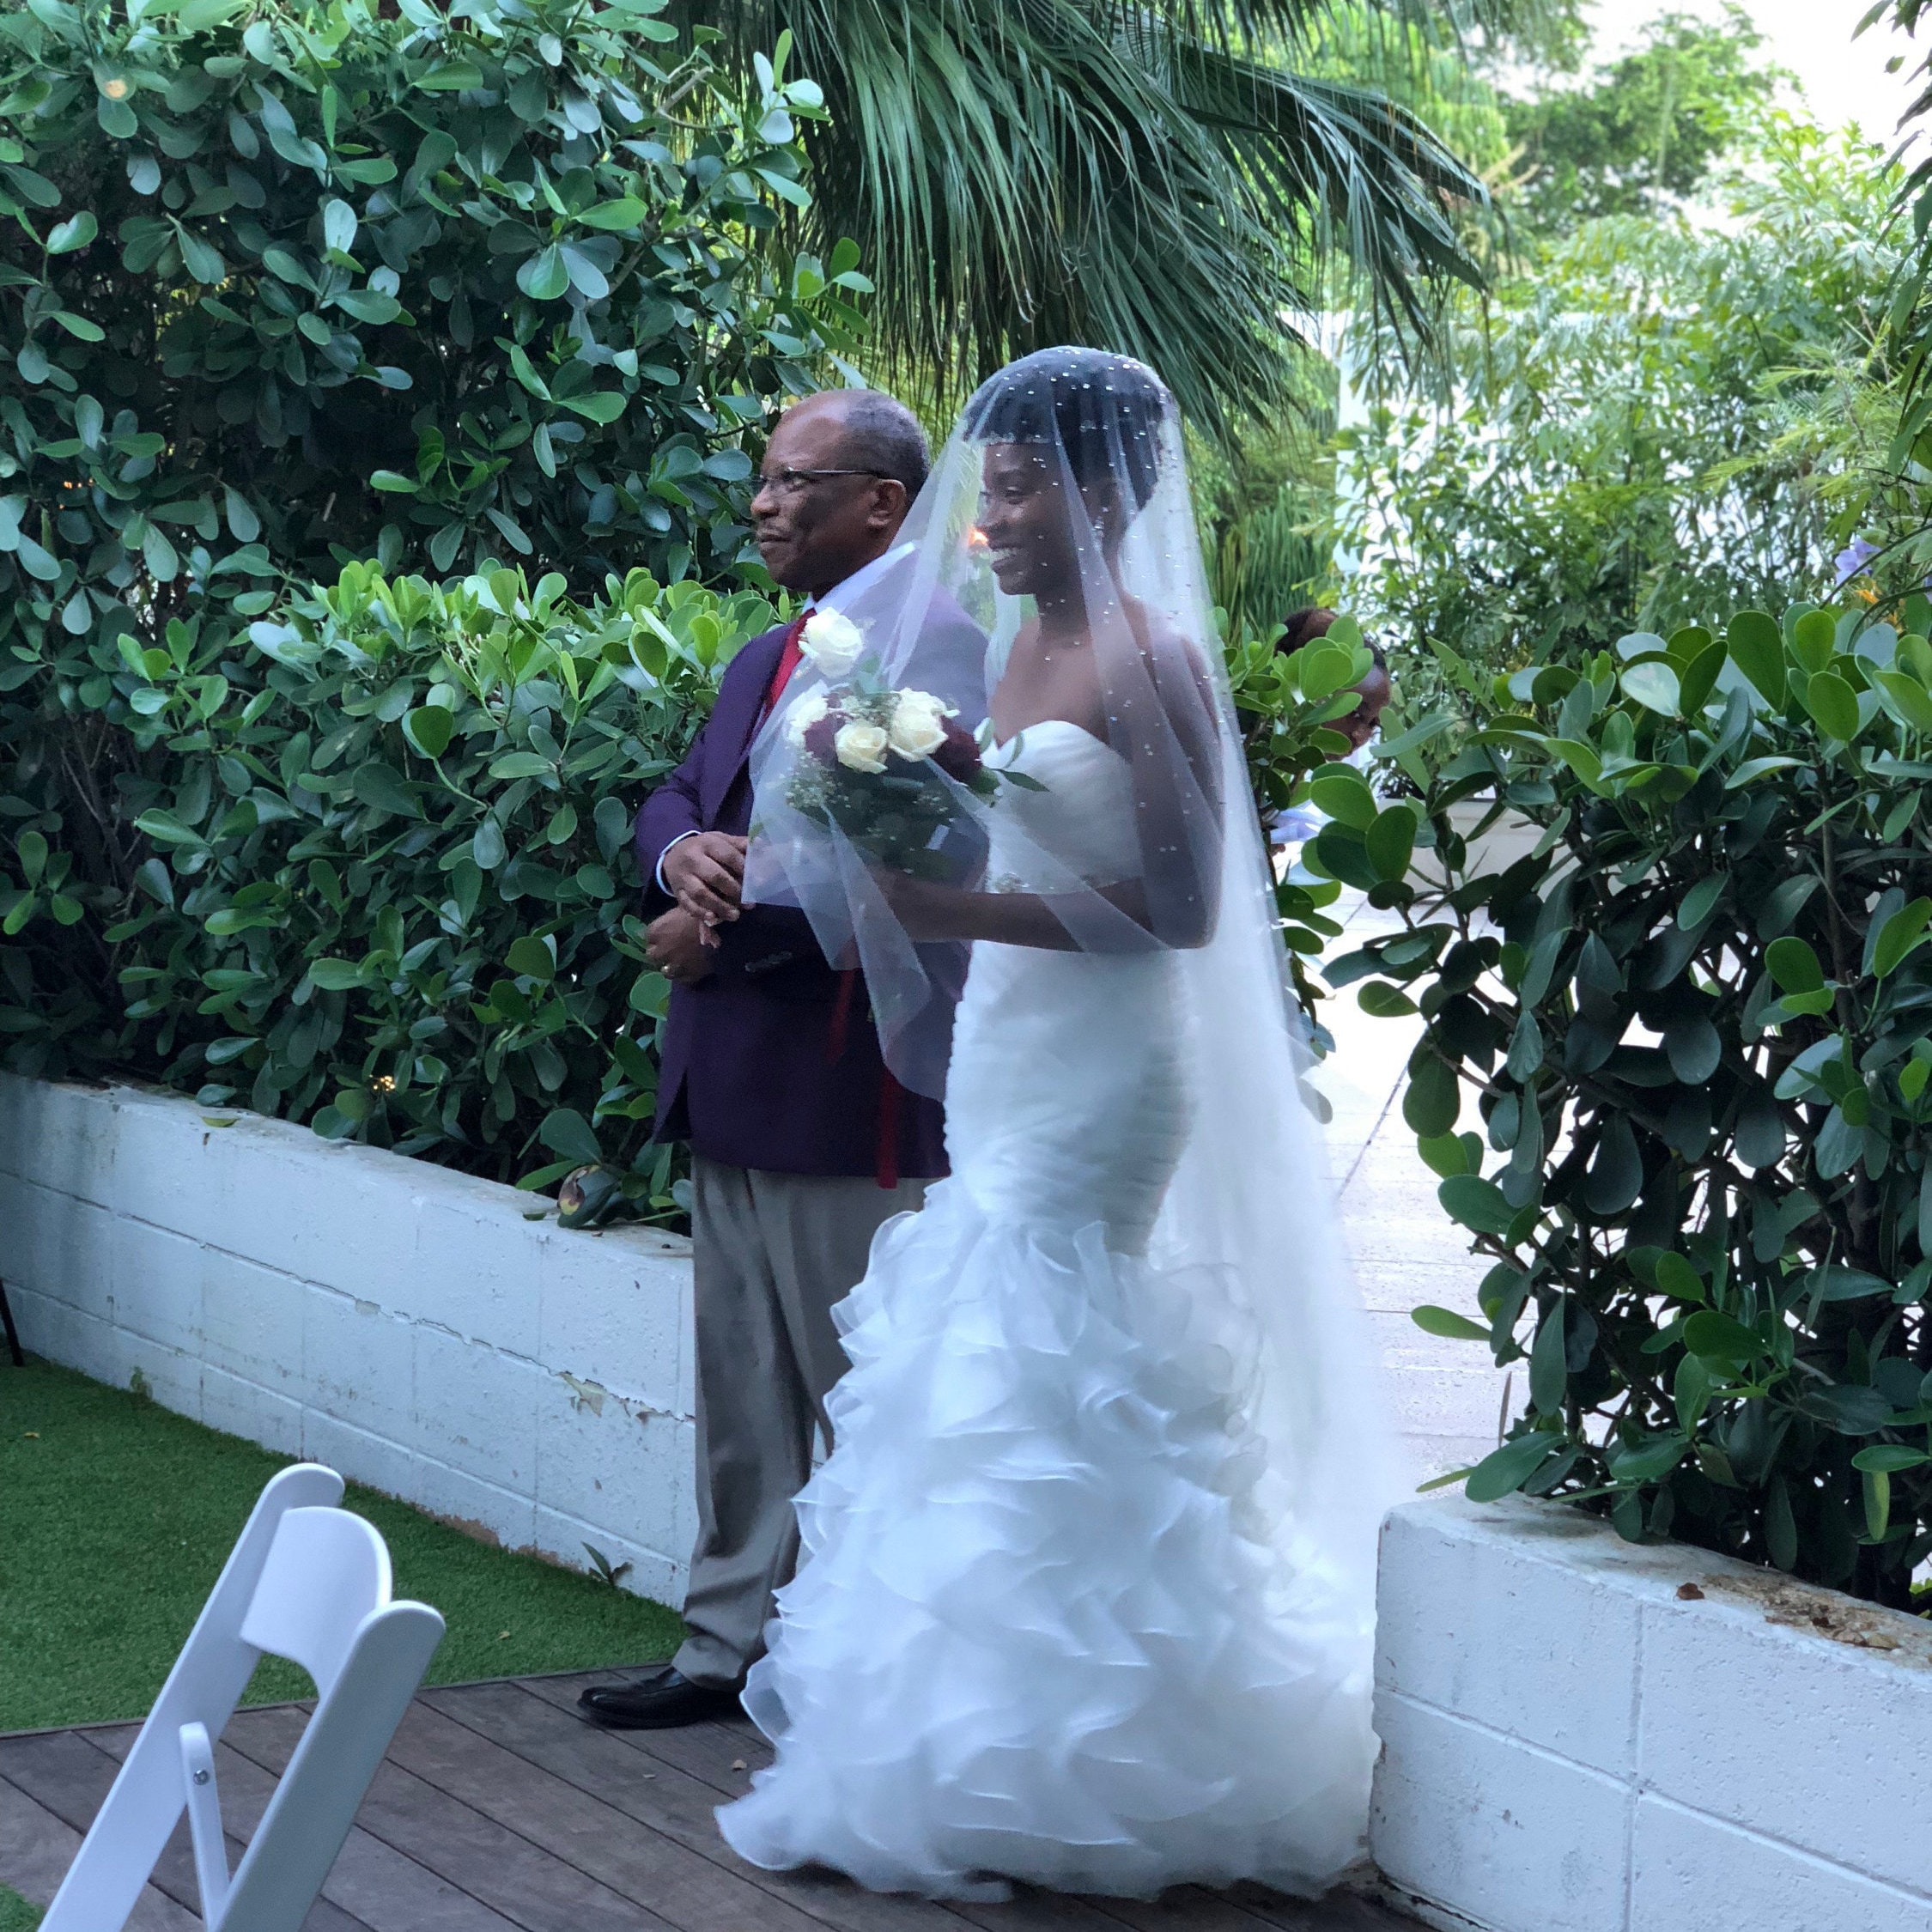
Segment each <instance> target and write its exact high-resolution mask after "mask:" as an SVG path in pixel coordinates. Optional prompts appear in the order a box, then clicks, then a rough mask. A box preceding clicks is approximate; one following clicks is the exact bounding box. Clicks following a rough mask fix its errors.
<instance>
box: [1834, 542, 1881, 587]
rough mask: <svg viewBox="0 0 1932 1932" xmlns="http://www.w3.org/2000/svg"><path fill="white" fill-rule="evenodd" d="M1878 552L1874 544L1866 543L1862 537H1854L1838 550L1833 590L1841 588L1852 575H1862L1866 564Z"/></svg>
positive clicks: (1847, 582)
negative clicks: (1836, 574)
mask: <svg viewBox="0 0 1932 1932" xmlns="http://www.w3.org/2000/svg"><path fill="white" fill-rule="evenodd" d="M1878 554H1879V547H1878V545H1877V544H1868V543H1867V542H1866V541H1865V539H1864V538H1862V537H1854V538H1852V539H1851V541H1850V543H1849V544H1846V545H1845V547H1844V549H1843V550H1840V551H1839V552H1838V556H1837V557H1836V559H1835V560H1834V561H1835V562H1836V563H1837V565H1838V579H1837V581H1836V582H1834V583H1833V584H1832V589H1833V590H1843V589H1844V586H1846V585H1847V584H1849V583H1850V581H1851V580H1852V579H1853V578H1854V577H1862V576H1863V575H1864V574H1865V569H1866V566H1867V565H1868V564H1869V563H1870V562H1871V561H1872V559H1873V558H1874V556H1877V555H1878Z"/></svg>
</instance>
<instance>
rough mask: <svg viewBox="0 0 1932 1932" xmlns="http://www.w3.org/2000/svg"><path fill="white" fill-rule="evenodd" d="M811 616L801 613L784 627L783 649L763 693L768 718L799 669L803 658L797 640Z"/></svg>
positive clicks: (806, 612)
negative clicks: (794, 672) (767, 686)
mask: <svg viewBox="0 0 1932 1932" xmlns="http://www.w3.org/2000/svg"><path fill="white" fill-rule="evenodd" d="M810 616H811V611H799V614H798V616H797V617H794V618H793V620H792V622H791V623H789V624H788V625H787V627H786V630H785V644H784V647H783V648H782V649H781V651H780V652H779V653H778V669H777V670H776V671H773V673H772V674H771V684H770V687H769V689H768V690H766V692H765V713H766V715H767V716H768V717H769V715H770V714H771V713H772V711H773V710H774V709H775V707H776V706H777V703H778V701H779V699H780V698H781V697H782V696H784V695H785V687H786V686H787V684H789V683H791V682H792V673H793V671H796V670H797V669H798V668H799V660H800V659H802V658H803V657H804V656H805V653H804V651H803V650H801V649H800V648H799V640H800V639H801V638H802V637H803V636H804V635H805V619H806V618H807V617H810Z"/></svg>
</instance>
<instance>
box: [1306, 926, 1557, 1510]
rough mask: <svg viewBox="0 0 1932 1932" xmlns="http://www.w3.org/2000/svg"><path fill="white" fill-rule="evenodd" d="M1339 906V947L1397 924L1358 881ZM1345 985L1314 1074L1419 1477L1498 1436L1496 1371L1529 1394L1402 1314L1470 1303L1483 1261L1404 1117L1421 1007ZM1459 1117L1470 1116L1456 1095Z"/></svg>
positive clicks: (1348, 1224)
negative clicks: (1399, 1010)
mask: <svg viewBox="0 0 1932 1932" xmlns="http://www.w3.org/2000/svg"><path fill="white" fill-rule="evenodd" d="M1337 916H1339V917H1341V918H1343V919H1344V920H1345V922H1346V932H1345V933H1344V936H1343V937H1342V939H1340V940H1338V941H1337V942H1336V944H1335V946H1334V951H1335V952H1336V953H1337V954H1340V953H1342V952H1347V951H1353V950H1354V948H1355V947H1357V946H1358V945H1360V944H1361V943H1362V941H1363V940H1364V939H1367V938H1369V937H1370V936H1371V935H1372V934H1374V933H1378V932H1388V931H1393V930H1394V929H1395V928H1396V927H1398V926H1399V925H1400V921H1399V920H1397V919H1395V918H1394V915H1393V914H1386V913H1378V912H1376V911H1375V910H1374V909H1373V908H1371V907H1370V905H1369V903H1368V902H1367V901H1366V900H1365V899H1364V898H1363V897H1362V896H1361V895H1360V894H1358V893H1353V892H1351V893H1348V894H1346V895H1345V896H1344V899H1343V901H1342V902H1341V905H1340V908H1338V911H1337ZM1355 993H1356V988H1355V987H1345V988H1343V990H1342V991H1340V993H1334V995H1332V996H1331V997H1330V998H1329V999H1327V1000H1325V1001H1324V1002H1323V1004H1322V1008H1321V1017H1322V1019H1323V1022H1324V1024H1326V1025H1327V1028H1328V1030H1329V1031H1330V1032H1331V1033H1333V1034H1334V1036H1335V1051H1334V1053H1333V1054H1331V1055H1330V1056H1329V1057H1328V1059H1327V1060H1325V1061H1323V1062H1322V1063H1321V1066H1318V1067H1317V1068H1316V1069H1315V1073H1314V1075H1313V1079H1314V1083H1315V1085H1317V1086H1318V1087H1320V1088H1321V1091H1322V1092H1323V1093H1324V1094H1326V1095H1327V1098H1328V1102H1329V1104H1330V1105H1331V1106H1332V1107H1333V1108H1334V1120H1333V1121H1331V1122H1330V1123H1329V1127H1328V1135H1327V1139H1328V1157H1329V1161H1330V1164H1331V1166H1332V1168H1333V1170H1334V1178H1335V1181H1336V1182H1337V1183H1338V1184H1339V1185H1340V1188H1341V1206H1342V1224H1343V1230H1344V1232H1345V1234H1346V1237H1347V1241H1348V1246H1349V1252H1350V1254H1351V1255H1352V1258H1353V1261H1354V1263H1355V1274H1356V1279H1357V1282H1358V1285H1359V1286H1360V1289H1361V1292H1362V1297H1363V1300H1364V1302H1365V1303H1367V1305H1368V1308H1369V1311H1370V1321H1371V1322H1372V1323H1373V1325H1374V1328H1375V1334H1376V1340H1377V1342H1378V1343H1379V1344H1380V1346H1381V1350H1382V1365H1383V1369H1384V1371H1385V1373H1386V1376H1387V1379H1388V1394H1389V1398H1390V1400H1391V1402H1392V1404H1393V1406H1394V1411H1395V1415H1396V1420H1397V1425H1398V1426H1399V1427H1400V1429H1401V1431H1402V1433H1403V1436H1404V1437H1405V1439H1406V1443H1407V1446H1408V1449H1409V1454H1410V1460H1411V1462H1412V1464H1413V1470H1414V1474H1415V1476H1416V1479H1417V1480H1418V1481H1421V1480H1423V1479H1425V1478H1427V1477H1430V1476H1434V1475H1438V1474H1440V1473H1442V1472H1443V1471H1444V1470H1446V1469H1457V1468H1462V1467H1467V1465H1468V1464H1470V1463H1472V1462H1475V1461H1479V1460H1480V1459H1481V1458H1482V1457H1483V1456H1485V1455H1487V1454H1488V1453H1489V1451H1490V1450H1491V1449H1494V1448H1495V1447H1496V1444H1497V1441H1498V1417H1499V1414H1500V1413H1501V1410H1502V1406H1503V1400H1504V1388H1505V1382H1508V1384H1509V1393H1510V1400H1511V1405H1512V1407H1520V1406H1521V1405H1522V1401H1523V1400H1524V1398H1525V1394H1526V1388H1525V1384H1524V1380H1523V1377H1522V1376H1521V1375H1517V1376H1515V1377H1514V1378H1513V1380H1510V1378H1508V1377H1506V1376H1504V1374H1503V1373H1502V1372H1501V1371H1499V1370H1498V1369H1497V1368H1496V1367H1495V1365H1494V1364H1493V1363H1492V1360H1491V1358H1490V1355H1489V1352H1488V1351H1487V1350H1486V1349H1485V1347H1484V1346H1482V1344H1481V1343H1479V1342H1457V1341H1445V1340H1441V1339H1440V1338H1439V1337H1437V1336H1434V1335H1428V1334H1424V1333H1423V1331H1422V1330H1421V1329H1420V1328H1419V1327H1416V1325H1415V1324H1414V1322H1413V1321H1411V1320H1410V1319H1409V1311H1410V1310H1411V1309H1413V1308H1416V1307H1418V1306H1419V1305H1420V1304H1421V1303H1424V1302H1433V1303H1436V1304H1437V1306H1438V1307H1442V1308H1452V1309H1456V1310H1457V1311H1458V1312H1460V1313H1461V1314H1465V1315H1470V1316H1475V1315H1478V1314H1479V1310H1478V1309H1477V1307H1476V1289H1477V1286H1478V1285H1479V1283H1480V1282H1481V1280H1482V1278H1483V1276H1484V1275H1485V1273H1487V1272H1488V1266H1489V1264H1488V1263H1487V1262H1486V1261H1481V1260H1479V1259H1478V1258H1476V1257H1475V1256H1473V1255H1471V1254H1470V1253H1469V1252H1468V1242H1467V1237H1466V1236H1464V1234H1463V1233H1462V1231H1461V1230H1460V1229H1458V1228H1457V1227H1456V1225H1455V1223H1454V1222H1452V1221H1451V1220H1450V1219H1449V1217H1448V1215H1446V1214H1445V1213H1443V1209H1442V1205H1441V1203H1440V1202H1438V1201H1437V1199H1436V1188H1437V1180H1436V1176H1434V1175H1433V1174H1431V1172H1430V1171H1429V1170H1428V1169H1427V1168H1426V1167H1425V1166H1424V1165H1423V1163H1422V1157H1421V1156H1420V1155H1419V1154H1418V1153H1417V1152H1416V1150H1415V1135H1414V1133H1413V1131H1412V1130H1411V1129H1410V1127H1409V1126H1408V1123H1407V1122H1406V1121H1404V1120H1403V1118H1402V1084H1403V1080H1404V1078H1405V1076H1406V1070H1407V1066H1408V1060H1409V1055H1410V1054H1412V1053H1413V1051H1414V1050H1415V1043H1416V1041H1417V1040H1418V1038H1419V1036H1420V1035H1421V1030H1422V1023H1421V1021H1420V1020H1419V1019H1406V1020H1398V1019H1373V1018H1370V1016H1369V1015H1368V1014H1366V1013H1364V1012H1363V1011H1362V1009H1361V1008H1360V1007H1359V1006H1358V1005H1356V1003H1355ZM1460 1124H1461V1127H1463V1128H1465V1129H1467V1128H1469V1127H1474V1126H1477V1125H1479V1121H1478V1119H1477V1115H1476V1113H1475V1109H1474V1106H1473V1103H1471V1102H1470V1101H1469V1100H1468V1099H1467V1097H1465V1099H1464V1103H1463V1118H1462V1121H1461V1123H1460Z"/></svg>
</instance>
